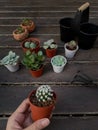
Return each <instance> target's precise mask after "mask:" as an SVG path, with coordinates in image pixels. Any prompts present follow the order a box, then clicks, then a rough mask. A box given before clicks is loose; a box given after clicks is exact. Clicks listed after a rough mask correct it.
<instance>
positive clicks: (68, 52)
mask: <svg viewBox="0 0 98 130" xmlns="http://www.w3.org/2000/svg"><path fill="white" fill-rule="evenodd" d="M64 49H65V56H66V57H67V58H73V57H74V55H75V53H76V52H77V50H78V49H79V47H78V45H77V43H76V41H74V40H71V41H70V42H68V43H65V45H64Z"/></svg>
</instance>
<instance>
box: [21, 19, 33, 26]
mask: <svg viewBox="0 0 98 130" xmlns="http://www.w3.org/2000/svg"><path fill="white" fill-rule="evenodd" d="M31 23H32V21H31V20H30V19H28V18H25V19H23V21H22V24H23V25H25V26H26V25H31Z"/></svg>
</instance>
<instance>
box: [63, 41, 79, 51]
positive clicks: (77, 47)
mask: <svg viewBox="0 0 98 130" xmlns="http://www.w3.org/2000/svg"><path fill="white" fill-rule="evenodd" d="M67 45H68V43H65V44H64V48H66V49H67V50H68V51H70V52H72V51H76V50H78V49H79V46H78V45H77V46H76V49H74V50H70V49H68V48H67V47H66V46H67Z"/></svg>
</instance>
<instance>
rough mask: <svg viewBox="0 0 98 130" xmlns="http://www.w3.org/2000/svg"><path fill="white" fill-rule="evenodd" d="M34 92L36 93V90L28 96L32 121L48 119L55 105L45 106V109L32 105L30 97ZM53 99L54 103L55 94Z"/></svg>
mask: <svg viewBox="0 0 98 130" xmlns="http://www.w3.org/2000/svg"><path fill="white" fill-rule="evenodd" d="M35 92H36V90H34V91H32V92H31V93H30V95H29V102H30V109H31V117H32V120H33V121H36V120H39V119H42V118H50V117H51V113H52V110H53V108H54V105H55V104H52V105H50V106H45V107H39V106H36V105H34V104H32V102H31V95H32V94H33V93H35ZM54 98H55V101H56V94H55V93H54Z"/></svg>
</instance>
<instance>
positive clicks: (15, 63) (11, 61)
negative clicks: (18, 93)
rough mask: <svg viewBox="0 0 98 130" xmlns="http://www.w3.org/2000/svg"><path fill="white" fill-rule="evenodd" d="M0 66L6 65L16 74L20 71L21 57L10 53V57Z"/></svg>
mask: <svg viewBox="0 0 98 130" xmlns="http://www.w3.org/2000/svg"><path fill="white" fill-rule="evenodd" d="M0 65H4V66H5V67H6V68H7V69H8V70H9V71H10V72H16V71H17V70H18V69H19V56H18V55H16V53H15V52H12V51H9V53H8V55H6V56H5V57H4V58H3V59H2V60H1V61H0Z"/></svg>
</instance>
